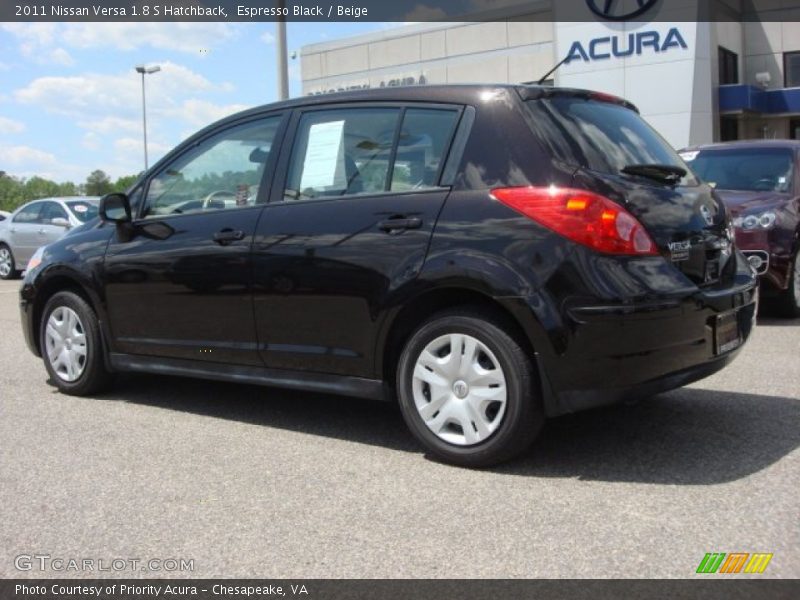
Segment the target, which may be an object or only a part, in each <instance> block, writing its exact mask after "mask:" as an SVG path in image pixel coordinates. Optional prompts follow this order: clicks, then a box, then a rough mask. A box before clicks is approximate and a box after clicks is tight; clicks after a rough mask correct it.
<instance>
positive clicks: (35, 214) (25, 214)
mask: <svg viewBox="0 0 800 600" xmlns="http://www.w3.org/2000/svg"><path fill="white" fill-rule="evenodd" d="M41 210H42V203H41V202H37V203H36V204H30V205H28V206H26V207H25V208H23V209H21V210H20V211H19V212H18V213H17V214H16V215H15V216H14V223H36V222H38V220H39V212H40V211H41Z"/></svg>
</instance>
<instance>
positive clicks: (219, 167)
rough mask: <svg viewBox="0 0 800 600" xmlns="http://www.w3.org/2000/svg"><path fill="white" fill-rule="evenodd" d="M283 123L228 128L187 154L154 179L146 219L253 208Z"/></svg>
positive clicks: (260, 122) (265, 121) (270, 119)
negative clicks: (280, 125) (279, 128)
mask: <svg viewBox="0 0 800 600" xmlns="http://www.w3.org/2000/svg"><path fill="white" fill-rule="evenodd" d="M280 120H281V117H280V116H272V117H266V118H263V119H258V120H256V121H250V122H248V123H244V124H242V125H237V126H235V127H230V128H228V129H226V130H224V131H222V132H220V133H217V134H215V135H213V136H211V137H210V138H207V139H205V140H203V141H202V142H200V144H199V145H197V146H195V147H193V148H192V149H190V150H188V151H186V152H184V153H183V154H182V155H180V156H179V157H178V158H176V159H175V160H173V161H172V162H171V163H170V164H168V165H167V166H166V167H165V168H163V169H162V170H161V171H160V172H159V173H158V175H156V176H155V177H153V178H152V179H151V180H150V186H149V188H148V189H147V196H146V198H145V206H144V211H143V213H142V216H143V217H160V216H165V215H177V214H186V213H196V212H200V211H209V210H224V209H234V208H241V207H247V206H253V205H254V204H255V203H256V200H257V198H258V188H259V185H260V184H261V181H262V177H263V175H264V171H265V169H266V166H267V162H268V160H269V158H270V153H271V152H272V150H273V141H274V140H275V134H276V132H277V130H278V126H279V124H280Z"/></svg>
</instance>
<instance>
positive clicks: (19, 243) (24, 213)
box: [8, 202, 44, 269]
mask: <svg viewBox="0 0 800 600" xmlns="http://www.w3.org/2000/svg"><path fill="white" fill-rule="evenodd" d="M43 205H44V203H42V202H31V203H30V204H28V205H27V206H25V207H24V208H22V209H20V210H19V211H17V213H16V214H15V215H14V217H13V218H12V219H11V223H9V224H8V233H9V239H10V241H11V252H13V254H14V261H15V262H16V263H17V268H18V269H24V268H25V265H27V264H28V260H30V258H31V256H33V253H34V252H35V251H36V249H37V248H38V247H39V246H40V244H39V238H40V234H39V229H40V228H41V227H40V226H41V220H40V213H41V211H42V207H43Z"/></svg>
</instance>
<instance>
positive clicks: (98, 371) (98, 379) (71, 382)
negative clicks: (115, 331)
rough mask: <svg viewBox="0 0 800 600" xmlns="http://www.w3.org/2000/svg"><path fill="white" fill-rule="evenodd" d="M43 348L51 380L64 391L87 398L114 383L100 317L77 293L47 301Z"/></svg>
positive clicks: (61, 293) (41, 337) (56, 295)
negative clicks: (103, 343) (103, 342)
mask: <svg viewBox="0 0 800 600" xmlns="http://www.w3.org/2000/svg"><path fill="white" fill-rule="evenodd" d="M39 347H40V348H41V351H42V358H43V359H44V365H45V367H46V368H47V372H48V373H49V375H50V378H51V379H52V380H53V382H54V383H55V384H56V386H57V387H58V389H60V390H61V391H62V392H65V393H67V394H72V395H75V396H85V395H89V394H93V393H95V392H98V391H100V390H102V389H103V388H105V387H106V386H107V385H108V383H109V382H110V380H111V375H110V373H109V372H108V371H107V370H106V368H105V364H104V362H103V347H102V340H101V337H100V328H99V327H98V324H97V317H96V315H95V313H94V311H93V310H92V307H91V306H89V304H88V303H87V302H86V301H85V300H84V299H83V298H81V297H80V296H78V295H77V294H75V293H73V292H59V293H57V294H55V295H54V296H53V297H52V298H50V300H48V301H47V304H46V305H45V307H44V311H43V312H42V321H41V325H40V346H39Z"/></svg>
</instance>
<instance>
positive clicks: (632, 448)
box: [102, 375, 800, 485]
mask: <svg viewBox="0 0 800 600" xmlns="http://www.w3.org/2000/svg"><path fill="white" fill-rule="evenodd" d="M102 399H104V400H116V401H124V402H131V403H136V404H143V405H148V406H156V407H160V408H164V409H168V410H178V411H185V412H189V413H194V414H199V415H204V416H209V417H214V418H220V419H228V420H235V421H239V422H244V423H252V424H256V425H262V426H264V427H270V428H279V429H284V430H290V431H297V432H302V433H306V434H309V435H316V436H324V437H330V438H335V439H344V440H349V441H353V442H357V443H363V444H370V445H375V446H382V447H385V448H389V449H391V450H398V451H403V452H419V453H420V454H421V448H420V446H419V445H418V444H417V443H416V441H415V440H414V439H413V438H412V436H411V434H410V433H409V432H408V431H407V429H406V426H405V423H404V422H403V419H402V416H401V415H400V412H399V410H398V409H397V407H396V406H395V405H394V404H388V403H381V402H371V401H367V400H358V399H354V398H341V397H336V396H327V395H321V394H312V393H302V392H292V391H285V390H277V389H273V388H263V387H258V386H248V385H233V384H226V383H218V382H211V381H200V380H192V379H181V378H173V377H165V376H164V377H162V376H155V375H136V376H123V377H120V378H119V380H118V382H117V385H116V386H115V388H114V390H112V391H111V392H109V393H107V394H105V395H103V396H102ZM798 446H800V400H796V399H791V398H781V397H774V396H760V395H753V394H743V393H732V392H722V391H713V390H702V389H694V388H684V389H680V390H676V391H674V392H670V393H667V394H662V395H660V396H656V397H653V398H650V399H647V400H643V401H642V402H640V403H639V404H636V405H632V406H630V405H622V406H612V407H608V408H603V409H597V410H593V411H588V412H583V413H579V414H575V415H567V416H564V417H559V418H557V419H552V420H550V421H549V422H548V423H547V425H546V426H545V428H544V430H543V432H542V434H541V436H540V437H539V439H538V440H537V441H536V443H535V444H534V446H533V448H532V449H531V451H530V452H529V453H528V454H527V455H525V456H523V457H522V458H520V459H517V460H516V461H513V462H511V463H508V464H506V465H501V466H499V467H496V468H494V469H492V471H493V472H495V473H501V474H508V475H520V476H528V477H571V478H580V479H586V480H592V481H611V482H613V481H620V482H639V483H653V484H675V485H710V484H718V483H725V482H729V481H734V480H737V479H741V478H743V477H746V476H748V475H751V474H753V473H756V472H758V471H761V470H762V469H765V468H766V467H768V466H770V465H771V464H773V463H775V462H776V461H778V460H779V459H781V458H782V457H784V456H786V455H787V454H789V453H790V452H792V451H793V450H794V449H795V448H797V447H798Z"/></svg>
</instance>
